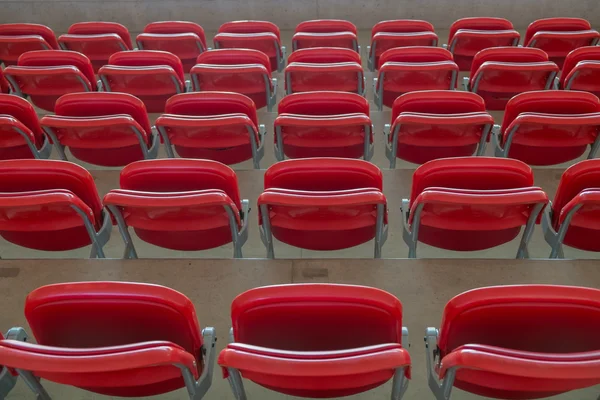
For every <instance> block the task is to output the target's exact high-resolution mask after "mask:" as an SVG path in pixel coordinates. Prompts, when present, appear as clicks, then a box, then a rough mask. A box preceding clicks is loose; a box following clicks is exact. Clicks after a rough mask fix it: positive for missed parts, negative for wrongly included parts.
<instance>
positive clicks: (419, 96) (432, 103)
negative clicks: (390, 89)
mask: <svg viewBox="0 0 600 400" xmlns="http://www.w3.org/2000/svg"><path fill="white" fill-rule="evenodd" d="M402 112H415V113H427V114H458V113H472V112H485V101H484V100H483V99H482V98H481V96H479V95H478V94H477V93H471V92H462V91H455V90H423V91H419V92H409V93H405V94H403V95H401V96H399V97H397V98H396V100H394V104H393V106H392V122H393V121H395V120H396V118H397V117H398V115H400V113H402Z"/></svg>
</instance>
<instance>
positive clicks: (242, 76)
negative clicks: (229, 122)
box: [190, 49, 277, 111]
mask: <svg viewBox="0 0 600 400" xmlns="http://www.w3.org/2000/svg"><path fill="white" fill-rule="evenodd" d="M190 73H191V77H192V83H193V88H194V91H197V92H199V91H203V92H204V91H211V92H219V91H223V92H235V93H241V94H243V95H246V96H248V97H250V98H251V99H252V101H254V104H255V105H256V108H257V109H261V108H263V107H265V106H266V107H267V110H268V111H271V109H272V108H273V106H274V105H275V102H276V100H277V79H275V78H271V62H270V61H269V57H268V56H267V55H266V54H264V53H262V52H260V51H258V50H252V49H219V50H210V51H205V52H204V53H202V54H200V55H199V56H198V60H197V64H196V65H195V66H194V67H193V68H192V70H191V72H190Z"/></svg>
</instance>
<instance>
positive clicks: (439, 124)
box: [384, 90, 494, 168]
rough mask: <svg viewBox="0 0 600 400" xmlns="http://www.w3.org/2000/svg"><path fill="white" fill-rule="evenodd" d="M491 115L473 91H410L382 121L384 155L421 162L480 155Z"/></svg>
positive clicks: (398, 100)
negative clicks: (383, 125) (388, 121)
mask: <svg viewBox="0 0 600 400" xmlns="http://www.w3.org/2000/svg"><path fill="white" fill-rule="evenodd" d="M493 125H494V119H493V118H492V116H491V115H490V114H488V113H487V112H486V111H485V102H484V101H483V99H482V98H481V97H480V96H479V95H477V94H475V93H468V92H462V91H454V90H430V91H421V92H411V93H406V94H403V95H402V96H400V97H398V98H397V99H396V100H395V101H394V104H393V106H392V124H391V125H387V124H386V125H385V128H384V135H385V139H386V157H387V158H388V160H390V168H395V167H396V158H400V159H403V160H406V161H409V162H412V163H416V164H423V163H425V162H427V161H431V160H435V159H437V158H447V157H462V156H470V155H473V154H474V153H475V152H476V153H477V155H478V156H480V155H483V154H484V152H485V146H486V143H487V141H488V139H489V134H490V132H491V130H492V126H493Z"/></svg>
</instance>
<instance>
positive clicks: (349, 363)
mask: <svg viewBox="0 0 600 400" xmlns="http://www.w3.org/2000/svg"><path fill="white" fill-rule="evenodd" d="M232 325H233V332H234V336H235V341H236V343H232V344H230V345H229V346H228V347H227V348H226V349H225V350H224V351H223V352H221V355H220V356H219V364H220V365H221V366H222V367H224V368H225V367H228V366H230V367H233V368H238V369H240V370H241V373H242V375H243V377H244V378H246V379H250V380H252V381H254V382H255V383H258V384H260V385H262V386H265V387H267V388H269V389H272V390H274V391H278V392H281V393H285V394H290V395H295V396H303V397H311V398H321V397H338V396H346V395H351V394H357V393H361V392H364V391H367V390H370V389H372V388H374V387H377V386H379V385H381V384H383V383H384V382H386V381H388V380H389V379H390V378H391V377H392V375H393V370H394V369H395V368H398V367H406V368H407V369H406V371H405V373H406V374H407V376H410V373H409V371H410V357H409V356H408V353H407V352H406V350H404V349H402V347H401V344H400V343H401V329H402V305H401V304H400V302H399V301H398V299H396V298H395V297H393V296H392V295H390V294H389V293H387V292H384V291H381V290H378V289H373V288H367V287H362V286H348V285H332V284H322V285H321V284H302V285H280V286H270V287H263V288H257V289H252V290H249V291H247V292H245V293H243V294H241V295H239V296H238V297H237V298H236V299H235V300H234V301H233V304H232ZM315 328H318V329H315ZM339 329H345V330H346V332H348V334H346V335H343V336H339V335H338V334H337V332H339ZM224 373H226V371H225V369H224Z"/></svg>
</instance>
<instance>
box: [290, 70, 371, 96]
mask: <svg viewBox="0 0 600 400" xmlns="http://www.w3.org/2000/svg"><path fill="white" fill-rule="evenodd" d="M285 76H286V78H287V77H289V79H286V82H285V85H286V87H290V88H291V92H292V93H297V92H312V91H320V90H332V91H339V92H351V93H358V92H359V88H360V86H363V85H364V81H363V69H362V66H361V65H360V64H358V63H356V62H340V63H326V64H316V63H302V62H294V63H290V64H288V65H287V66H286V67H285Z"/></svg>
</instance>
